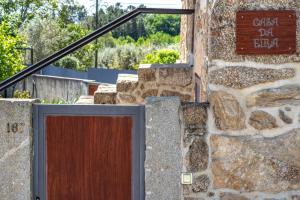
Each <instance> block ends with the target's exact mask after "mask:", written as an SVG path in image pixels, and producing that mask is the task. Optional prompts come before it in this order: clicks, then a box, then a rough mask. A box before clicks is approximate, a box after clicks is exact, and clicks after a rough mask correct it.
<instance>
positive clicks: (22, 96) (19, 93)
mask: <svg viewBox="0 0 300 200" xmlns="http://www.w3.org/2000/svg"><path fill="white" fill-rule="evenodd" d="M13 96H14V98H17V99H30V98H31V96H30V92H29V91H27V90H25V91H19V90H16V91H15V92H14V95H13Z"/></svg>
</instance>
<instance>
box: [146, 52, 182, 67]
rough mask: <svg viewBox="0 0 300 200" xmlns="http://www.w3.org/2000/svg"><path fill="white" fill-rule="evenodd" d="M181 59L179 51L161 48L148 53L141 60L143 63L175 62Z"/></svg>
mask: <svg viewBox="0 0 300 200" xmlns="http://www.w3.org/2000/svg"><path fill="white" fill-rule="evenodd" d="M178 59H179V52H178V51H176V50H170V49H161V50H156V51H153V52H152V53H150V54H147V55H146V56H145V58H144V59H143V60H142V61H141V63H143V64H173V63H176V60H178Z"/></svg>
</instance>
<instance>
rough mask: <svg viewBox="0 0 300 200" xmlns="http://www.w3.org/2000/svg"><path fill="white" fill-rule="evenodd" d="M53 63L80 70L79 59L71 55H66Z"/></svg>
mask: <svg viewBox="0 0 300 200" xmlns="http://www.w3.org/2000/svg"><path fill="white" fill-rule="evenodd" d="M55 65H56V66H59V67H62V68H67V69H73V70H79V71H80V70H81V69H80V61H79V60H78V59H77V58H76V57H73V56H66V57H64V58H62V59H60V60H59V61H58V62H57V63H56V64H55Z"/></svg>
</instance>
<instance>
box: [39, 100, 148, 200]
mask: <svg viewBox="0 0 300 200" xmlns="http://www.w3.org/2000/svg"><path fill="white" fill-rule="evenodd" d="M34 129H35V130H34V195H35V197H34V198H35V199H36V200H37V199H40V200H62V199H68V200H141V199H144V198H145V197H144V157H145V155H144V150H145V136H144V129H145V125H144V107H143V106H105V105H35V107H34Z"/></svg>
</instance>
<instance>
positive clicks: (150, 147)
mask: <svg viewBox="0 0 300 200" xmlns="http://www.w3.org/2000/svg"><path fill="white" fill-rule="evenodd" d="M179 111H180V99H179V98H178V97H149V98H147V99H146V160H145V193H146V198H145V199H146V200H169V199H172V200H180V199H181V183H180V180H181V178H180V177H181V171H182V153H181V126H180V120H179Z"/></svg>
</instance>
